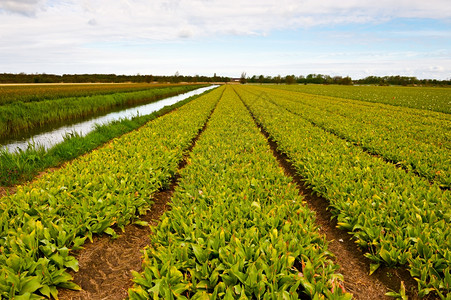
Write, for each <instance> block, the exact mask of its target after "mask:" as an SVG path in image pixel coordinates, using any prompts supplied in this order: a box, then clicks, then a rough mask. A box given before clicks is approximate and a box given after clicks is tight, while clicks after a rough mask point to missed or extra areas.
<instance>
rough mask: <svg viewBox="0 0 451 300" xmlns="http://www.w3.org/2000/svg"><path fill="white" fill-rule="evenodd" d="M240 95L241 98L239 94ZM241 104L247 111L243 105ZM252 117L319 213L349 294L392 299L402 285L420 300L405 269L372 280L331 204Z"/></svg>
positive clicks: (318, 220)
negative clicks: (335, 216)
mask: <svg viewBox="0 0 451 300" xmlns="http://www.w3.org/2000/svg"><path fill="white" fill-rule="evenodd" d="M237 95H238V96H239V94H238V93H237ZM240 99H241V97H240ZM242 102H243V104H244V105H245V106H246V107H247V105H246V104H245V103H244V101H242ZM247 108H248V107H247ZM248 110H249V108H248ZM249 113H250V114H251V116H252V118H253V119H254V121H255V124H256V125H257V126H258V127H259V128H260V130H261V132H262V134H263V135H264V136H265V137H266V139H267V140H268V144H269V145H270V147H271V150H272V152H273V154H274V156H275V157H276V158H277V160H278V162H279V164H280V166H281V167H282V168H283V170H284V172H285V174H286V175H287V176H290V177H291V178H293V181H294V182H295V183H296V186H297V188H298V189H299V193H300V194H301V195H302V196H303V197H304V200H305V201H306V202H307V205H308V207H309V208H310V209H311V210H312V211H314V212H315V213H316V223H317V224H318V227H319V229H320V232H321V233H323V234H324V235H325V237H326V239H327V241H328V242H329V244H328V250H329V251H330V252H332V253H333V254H334V255H335V257H334V262H335V263H336V264H338V265H339V266H340V268H339V270H338V272H339V273H341V274H342V275H343V277H344V287H345V289H346V291H347V292H350V293H352V294H353V295H354V299H362V300H367V299H368V300H371V299H393V298H392V297H388V296H385V294H386V293H387V292H391V291H395V292H399V290H400V287H401V282H403V283H404V285H405V288H406V292H407V295H408V297H409V299H419V297H418V289H417V283H416V281H415V280H414V279H413V278H412V277H411V276H410V274H409V272H408V271H407V270H406V269H405V268H398V269H395V268H387V267H380V268H379V269H378V270H377V271H376V272H375V273H373V274H372V275H371V276H370V275H369V272H370V263H371V261H370V260H369V259H368V258H366V257H365V256H363V254H364V253H363V252H362V251H361V250H360V249H359V248H358V246H357V244H355V243H354V241H353V240H352V237H351V235H350V234H348V233H347V232H345V231H343V230H340V229H338V228H337V221H336V219H333V218H332V213H331V212H330V211H329V210H328V207H329V201H328V200H327V199H325V198H323V197H321V196H318V195H316V194H315V192H314V191H313V190H311V189H310V188H308V187H307V185H306V184H305V181H304V179H303V178H302V177H301V176H299V175H298V174H297V172H296V169H295V167H294V166H293V165H292V164H291V163H290V162H289V161H288V157H287V155H286V154H284V153H282V152H280V151H279V150H278V149H277V143H276V142H274V141H273V140H271V138H270V137H269V133H268V132H267V131H266V130H265V129H264V128H263V127H262V126H260V124H259V123H258V122H257V120H256V119H255V117H254V116H253V114H252V113H251V111H250V110H249ZM423 299H433V298H432V297H431V298H423Z"/></svg>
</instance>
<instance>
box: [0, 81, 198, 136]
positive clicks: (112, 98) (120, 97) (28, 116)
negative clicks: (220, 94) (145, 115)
mask: <svg viewBox="0 0 451 300" xmlns="http://www.w3.org/2000/svg"><path fill="white" fill-rule="evenodd" d="M199 87H202V86H201V85H185V86H168V87H158V88H153V89H148V90H145V91H137V92H127V93H115V94H109V95H94V96H87V97H71V98H61V99H57V100H44V101H39V102H27V103H23V102H20V101H19V102H14V103H11V104H8V105H2V106H0V138H5V137H8V136H13V135H17V134H19V133H23V132H24V131H28V130H32V129H35V128H40V127H43V126H47V125H54V124H62V123H64V122H68V121H74V120H79V119H83V118H86V117H89V116H93V115H96V114H101V113H105V112H108V111H111V110H113V109H114V108H120V107H126V106H132V105H138V104H143V103H149V102H152V101H156V100H159V99H162V98H166V97H170V96H175V95H178V94H181V93H185V92H188V91H191V90H194V89H196V88H199Z"/></svg>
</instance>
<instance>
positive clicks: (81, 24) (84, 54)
mask: <svg viewBox="0 0 451 300" xmlns="http://www.w3.org/2000/svg"><path fill="white" fill-rule="evenodd" d="M0 41H1V42H0V73H4V72H8V73H9V72H11V73H19V72H25V73H53V74H72V73H78V74H82V73H116V74H138V73H139V74H155V75H172V74H174V73H175V72H179V73H180V74H183V75H196V74H198V75H213V73H216V74H218V75H223V76H231V77H239V76H240V74H241V73H242V72H246V73H247V74H248V75H260V74H263V75H270V76H275V75H279V74H280V75H282V76H284V75H289V74H294V75H307V74H311V73H316V74H318V73H320V74H328V75H332V76H335V75H340V76H348V75H349V76H351V77H352V78H363V77H366V76H369V75H378V76H383V75H404V76H416V77H418V78H437V79H449V78H451V2H450V1H449V0H429V1H417V0H410V1H407V0H398V1H396V3H395V2H393V1H391V0H390V1H388V0H378V1H364V0H360V1H357V0H341V1H336V0H322V1H320V2H319V1H317V0H278V1H272V0H271V1H270V0H262V1H258V2H257V1H255V2H250V1H246V2H244V1H236V0H229V1H218V0H152V1H151V0H115V1H112V0H61V1H55V0H0Z"/></svg>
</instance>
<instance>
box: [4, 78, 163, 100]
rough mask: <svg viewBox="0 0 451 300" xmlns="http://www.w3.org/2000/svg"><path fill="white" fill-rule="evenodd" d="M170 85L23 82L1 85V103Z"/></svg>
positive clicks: (101, 93) (130, 90)
mask: <svg viewBox="0 0 451 300" xmlns="http://www.w3.org/2000/svg"><path fill="white" fill-rule="evenodd" d="M162 86H169V85H167V84H166V85H163V84H159V85H156V84H137V83H122V84H53V85H48V84H47V85H46V84H38V85H36V84H32V85H27V84H21V85H0V105H5V104H9V103H13V102H18V101H21V102H24V103H25V102H36V101H43V100H55V99H59V98H69V97H86V96H94V95H106V94H114V93H118V92H123V93H125V92H136V91H140V90H148V89H151V88H156V87H159V88H161V87H162Z"/></svg>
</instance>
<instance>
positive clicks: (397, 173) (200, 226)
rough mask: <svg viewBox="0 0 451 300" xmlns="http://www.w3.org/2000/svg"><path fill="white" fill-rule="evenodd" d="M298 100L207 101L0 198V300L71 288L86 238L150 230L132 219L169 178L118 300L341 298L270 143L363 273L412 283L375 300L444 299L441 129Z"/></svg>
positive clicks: (445, 153) (437, 120)
mask: <svg viewBox="0 0 451 300" xmlns="http://www.w3.org/2000/svg"><path fill="white" fill-rule="evenodd" d="M302 88H304V86H293V87H292V86H280V85H279V86H266V85H265V86H248V85H239V86H223V87H220V88H218V89H215V90H213V91H211V92H210V93H208V94H206V95H203V96H201V97H199V98H197V99H194V100H193V101H190V102H188V103H187V104H185V105H183V106H182V107H180V108H178V109H176V110H174V111H173V112H171V113H169V114H166V115H164V116H162V117H159V118H157V119H155V120H153V121H151V122H149V123H147V124H146V125H145V126H144V127H142V128H140V129H139V130H137V131H134V132H132V133H129V134H126V135H124V136H122V137H120V138H117V139H114V140H113V141H112V142H111V143H108V144H106V145H105V146H103V147H101V148H99V149H97V150H94V151H93V152H91V153H89V154H87V155H86V156H83V157H80V158H78V159H76V160H74V161H73V162H71V163H69V164H67V165H66V166H65V167H63V168H61V169H59V170H57V171H55V172H52V173H48V174H47V175H45V176H43V177H41V178H39V179H37V180H36V181H34V182H32V183H30V184H27V185H24V186H20V187H18V188H17V192H16V193H14V194H12V195H8V196H6V197H3V198H1V199H0V218H1V219H0V226H1V229H2V230H1V232H0V295H1V297H2V298H7V299H12V298H16V299H38V298H40V297H43V296H44V297H49V298H51V297H53V298H56V297H57V288H60V289H61V288H69V289H75V290H77V289H79V288H83V286H79V285H77V283H76V282H73V280H72V279H73V278H72V275H70V272H76V271H78V270H79V267H78V261H77V258H76V256H75V255H76V253H80V252H82V251H84V250H83V249H82V248H83V245H84V244H85V243H87V242H89V241H90V240H92V239H93V235H97V234H101V233H106V234H108V235H111V236H112V237H113V238H115V237H116V236H117V233H116V231H117V229H120V230H125V232H124V233H123V234H124V235H125V234H127V229H125V228H126V227H125V226H126V225H127V224H130V223H135V224H140V225H142V226H147V224H146V222H144V221H140V220H139V216H140V215H141V214H143V213H145V212H146V211H148V210H152V198H153V197H154V195H155V194H156V193H157V192H158V191H162V190H165V189H168V188H169V182H170V181H171V180H174V177H177V178H179V179H178V180H177V182H176V186H175V189H174V192H173V194H172V198H171V205H170V206H171V208H170V210H168V211H166V212H165V213H164V214H163V215H162V217H161V220H160V222H159V223H158V224H157V225H156V226H153V227H152V235H151V237H150V243H149V245H148V246H147V247H146V248H144V249H141V250H142V251H143V263H142V269H141V270H135V271H134V272H133V275H132V273H130V278H131V279H132V280H133V286H129V287H130V289H129V290H128V291H129V297H130V299H149V298H164V299H175V298H181V299H183V298H193V299H238V298H239V299H299V298H301V299H351V298H352V297H353V296H352V295H351V291H347V290H346V287H347V286H351V283H348V282H347V280H349V278H347V277H346V276H343V275H342V274H340V266H338V265H337V264H336V263H335V259H334V256H339V255H343V254H342V253H333V252H331V251H330V250H328V244H329V243H331V242H332V241H328V240H327V239H326V237H325V236H324V234H322V233H321V230H320V226H319V225H318V223H317V220H316V218H315V212H314V211H312V210H311V209H310V208H309V206H308V205H307V203H306V201H305V199H304V196H303V195H301V194H300V190H299V188H298V187H297V185H296V184H295V183H294V182H293V180H292V178H290V177H289V176H287V175H286V173H285V172H284V169H283V168H282V166H281V165H280V163H279V162H278V160H277V159H276V156H275V154H274V153H273V152H272V151H271V148H270V145H269V143H270V142H271V143H275V144H276V145H277V151H278V153H279V154H280V155H285V156H286V157H287V159H288V162H289V164H290V165H291V166H292V167H293V169H294V170H295V172H296V173H297V175H299V176H300V177H301V178H302V180H303V181H304V182H305V184H306V185H307V186H309V187H310V189H311V190H310V192H311V193H314V194H316V195H318V196H320V197H321V199H323V201H325V203H324V204H325V205H324V207H329V209H330V210H331V212H332V215H333V216H334V217H335V219H336V220H337V222H338V223H337V224H338V226H339V227H340V229H341V230H343V231H344V232H349V233H350V235H352V237H353V238H352V243H356V244H357V245H358V246H359V248H360V249H361V251H362V252H361V254H357V256H359V255H360V257H361V259H362V260H365V259H369V260H370V261H371V264H370V267H369V270H370V271H371V273H375V274H377V273H378V271H380V269H381V268H383V267H398V268H401V269H406V270H407V271H408V273H409V274H410V275H411V276H412V277H413V278H414V281H415V282H416V283H415V284H414V286H412V285H409V284H407V280H409V279H410V278H401V281H406V285H404V284H400V285H399V286H398V287H397V288H396V290H394V291H393V290H392V291H390V290H388V289H386V292H391V295H393V296H395V295H397V296H399V297H401V296H402V295H403V294H404V293H408V294H409V295H414V296H419V297H420V298H421V297H431V299H434V298H439V299H450V297H451V293H450V291H451V274H450V272H451V270H450V266H451V226H450V225H449V224H451V192H450V189H449V188H450V183H451V179H450V165H451V162H450V157H451V153H450V148H451V143H450V131H451V118H450V115H449V114H447V113H443V112H439V111H430V110H428V109H424V110H422V109H417V108H407V107H402V106H392V105H387V104H382V103H371V102H367V101H359V100H353V99H351V98H352V97H350V96H349V95H346V94H343V95H341V96H340V97H337V95H334V97H330V95H328V96H323V95H312V94H311V93H306V92H305V91H303V90H302ZM318 88H319V87H318ZM298 89H299V90H298ZM418 91H421V88H418ZM356 97H357V98H358V97H359V96H356ZM417 97H419V98H421V97H422V96H421V93H420V96H418V95H417ZM420 102H421V101H420ZM262 131H263V132H262ZM263 133H265V134H266V135H267V136H269V141H268V139H267V138H266V137H265V135H264V134H263ZM190 145H192V148H191V147H190ZM183 160H185V162H186V166H185V167H184V168H183V169H181V170H179V169H180V163H181V162H182V161H183ZM316 213H317V214H318V213H319V212H318V211H317V212H316ZM113 229H116V231H115V230H113ZM113 243H114V241H113ZM136 251H139V249H136ZM125 263H126V262H125ZM342 267H343V266H342ZM344 267H348V266H344ZM351 268H352V267H351ZM80 272H81V271H80ZM373 276H374V275H373ZM370 278H371V276H370ZM351 280H356V279H355V277H354V278H353V279H351ZM405 287H407V290H406V291H405V290H404V289H405ZM412 289H414V290H412ZM74 293H76V292H74ZM74 295H76V294H74ZM363 296H364V294H359V293H356V294H355V295H354V297H355V298H356V299H364V298H363ZM428 299H429V298H428Z"/></svg>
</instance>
